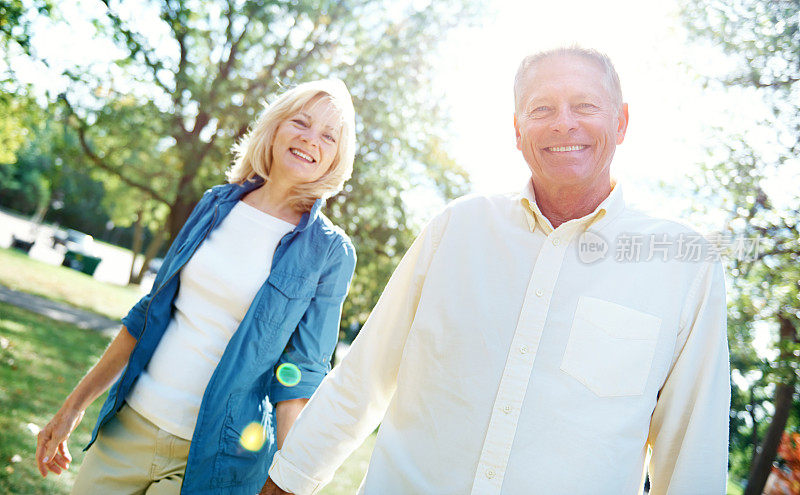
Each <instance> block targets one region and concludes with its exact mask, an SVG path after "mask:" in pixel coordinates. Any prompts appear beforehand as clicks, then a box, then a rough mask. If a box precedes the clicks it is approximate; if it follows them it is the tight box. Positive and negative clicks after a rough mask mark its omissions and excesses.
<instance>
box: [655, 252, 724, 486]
mask: <svg viewBox="0 0 800 495" xmlns="http://www.w3.org/2000/svg"><path fill="white" fill-rule="evenodd" d="M726 312H727V307H726V304H725V280H724V276H723V269H722V265H721V264H720V263H715V264H709V265H707V266H706V267H705V268H704V269H703V270H702V271H701V273H700V274H698V276H697V277H696V279H695V281H694V283H693V285H692V288H691V289H690V292H689V294H688V296H687V299H686V302H685V304H684V308H683V310H682V313H681V329H682V330H681V332H680V333H679V335H678V343H677V345H676V352H677V357H676V358H675V360H674V364H673V367H672V370H671V371H670V374H669V376H668V377H667V380H666V381H665V383H664V386H663V387H662V389H661V391H660V393H659V397H658V401H657V404H656V407H655V410H654V411H653V416H652V420H651V423H650V435H649V439H648V443H649V444H650V447H651V448H652V454H651V458H650V466H649V467H650V469H649V473H650V482H651V489H650V494H651V495H664V494H671V495H680V494H689V493H691V494H693V495H694V494H697V495H702V494H714V495H721V494H724V493H725V490H726V479H727V471H728V422H729V409H730V397H731V389H730V364H729V357H728V341H727V323H726Z"/></svg>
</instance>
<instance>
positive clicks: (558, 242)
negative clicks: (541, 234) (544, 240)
mask: <svg viewBox="0 0 800 495" xmlns="http://www.w3.org/2000/svg"><path fill="white" fill-rule="evenodd" d="M559 244H561V239H559V238H558V237H556V238H555V239H553V246H558V245H559Z"/></svg>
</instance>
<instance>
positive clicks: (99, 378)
mask: <svg viewBox="0 0 800 495" xmlns="http://www.w3.org/2000/svg"><path fill="white" fill-rule="evenodd" d="M135 346H136V339H135V338H134V337H133V336H132V335H131V334H130V333H128V330H127V328H125V326H124V325H123V326H122V329H121V330H120V332H119V333H118V334H117V336H116V337H115V338H114V340H113V341H112V342H111V344H110V345H109V346H108V348H107V349H106V351H105V352H104V353H103V355H102V356H101V357H100V361H98V362H97V364H95V365H94V367H92V369H91V370H89V373H87V374H86V376H84V377H83V379H82V380H81V381H80V383H78V386H77V387H75V389H74V390H73V391H72V393H71V394H69V396H67V399H66V400H65V401H64V404H63V405H62V406H61V409H59V410H58V412H57V413H56V414H55V416H53V419H51V420H50V422H49V423H47V426H45V427H44V428H43V429H42V431H40V432H39V435H38V436H37V441H36V463H37V464H38V467H39V472H40V473H41V474H42V476H43V477H45V476H47V472H48V470H50V471H52V472H54V473H56V474H61V470H62V469H67V468H68V467H69V463H70V462H72V456H71V455H70V453H69V449H68V448H67V440H68V439H69V436H70V434H71V433H72V432H73V431H74V430H75V428H76V427H77V426H78V423H80V422H81V419H82V418H83V413H84V411H86V408H87V407H89V405H90V404H91V403H92V402H94V400H95V399H97V398H98V397H100V396H101V395H102V394H103V392H105V391H106V390H107V389H108V388H109V387H110V386H111V384H112V383H114V380H115V379H116V378H117V376H118V375H119V373H120V372H121V371H122V369H123V368H124V367H125V365H127V364H128V358H129V357H130V355H131V351H133V348H134V347H135ZM276 413H277V412H276ZM295 417H296V415H295V416H294V417H292V422H294V418H295ZM287 431H288V429H287ZM284 436H285V434H284Z"/></svg>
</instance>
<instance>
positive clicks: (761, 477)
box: [744, 315, 797, 495]
mask: <svg viewBox="0 0 800 495" xmlns="http://www.w3.org/2000/svg"><path fill="white" fill-rule="evenodd" d="M778 318H779V320H780V324H781V326H780V340H781V341H783V342H795V341H796V340H797V332H796V330H795V328H794V325H793V324H792V321H791V320H790V319H789V318H787V317H785V316H783V315H781V316H779V317H778ZM789 359H791V356H790V355H789V354H788V352H787V351H785V350H783V351H781V360H783V361H784V362H787V361H788V360H789ZM795 382H796V379H795V374H794V372H792V375H791V376H790V377H789V378H788V379H787V381H786V383H781V384H778V385H776V387H775V414H773V415H772V421H771V422H770V424H769V428H767V433H766V434H765V435H764V440H763V441H762V442H761V448H760V449H759V451H758V455H757V457H756V460H755V462H754V463H753V465H752V467H751V468H750V479H749V480H748V481H747V487H745V489H744V495H761V494H762V493H763V492H764V485H766V484H767V478H768V477H769V473H770V471H771V470H772V461H773V460H774V459H775V455H776V454H777V453H778V446H779V445H780V443H781V437H782V436H783V430H784V428H785V427H786V421H787V420H788V419H789V413H790V412H791V410H792V402H793V399H794V389H795Z"/></svg>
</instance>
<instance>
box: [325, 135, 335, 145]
mask: <svg viewBox="0 0 800 495" xmlns="http://www.w3.org/2000/svg"><path fill="white" fill-rule="evenodd" d="M322 138H323V139H324V140H325V141H328V142H329V143H335V142H336V138H335V137H333V136H331V135H330V134H325V135H323V136H322Z"/></svg>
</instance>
